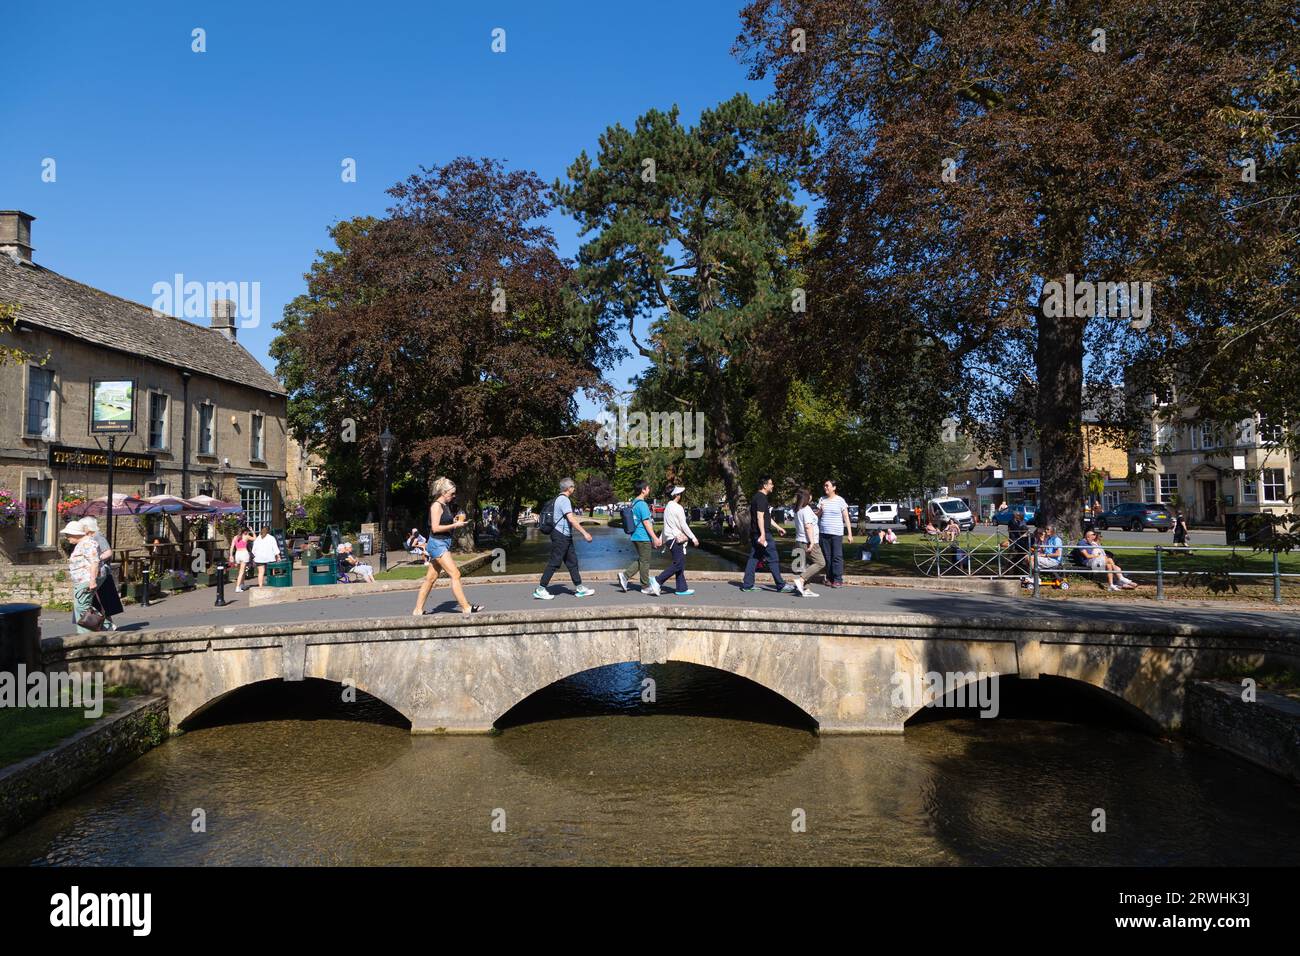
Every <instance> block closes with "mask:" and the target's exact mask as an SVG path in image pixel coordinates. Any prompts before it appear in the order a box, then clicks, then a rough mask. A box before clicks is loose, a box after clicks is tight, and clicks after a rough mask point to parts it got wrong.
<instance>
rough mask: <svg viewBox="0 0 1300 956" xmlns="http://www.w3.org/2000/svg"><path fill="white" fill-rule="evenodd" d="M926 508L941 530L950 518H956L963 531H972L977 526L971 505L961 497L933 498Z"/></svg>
mask: <svg viewBox="0 0 1300 956" xmlns="http://www.w3.org/2000/svg"><path fill="white" fill-rule="evenodd" d="M925 510H926V513H927V514H928V515H929V516H930V520H931V521H933V522H934V526H935V527H936V528H938V529H939V530H941V531H942V530H943V526H944V525H946V524H947V523H948V519H949V518H956V519H957V526H958V527H960V528H961V530H962V531H970V530H971V529H972V528H974V527H975V516H974V515H973V514H971V513H970V506H969V505H968V504H966V502H964V501H962V500H961V499H960V498H931V499H930V500H929V501H928V502H926V506H925Z"/></svg>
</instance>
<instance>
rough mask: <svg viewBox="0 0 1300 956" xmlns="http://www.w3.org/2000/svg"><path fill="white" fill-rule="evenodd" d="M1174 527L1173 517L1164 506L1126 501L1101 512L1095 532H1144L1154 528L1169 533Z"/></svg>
mask: <svg viewBox="0 0 1300 956" xmlns="http://www.w3.org/2000/svg"><path fill="white" fill-rule="evenodd" d="M1173 526H1174V516H1173V515H1172V514H1170V513H1169V509H1168V508H1166V507H1165V506H1164V505H1148V504H1142V503H1140V502H1136V501H1126V502H1124V503H1123V504H1118V505H1116V506H1115V507H1114V508H1111V509H1110V510H1109V511H1103V512H1102V513H1101V515H1100V516H1099V517H1098V518H1097V530H1098V531H1105V530H1107V529H1109V528H1119V529H1120V530H1122V531H1145V530H1146V529H1147V528H1154V529H1155V530H1157V531H1169V530H1172V529H1173Z"/></svg>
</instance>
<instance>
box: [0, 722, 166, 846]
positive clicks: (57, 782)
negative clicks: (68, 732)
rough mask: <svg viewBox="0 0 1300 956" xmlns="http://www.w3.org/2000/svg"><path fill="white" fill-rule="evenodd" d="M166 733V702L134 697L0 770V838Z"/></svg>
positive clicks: (99, 777)
mask: <svg viewBox="0 0 1300 956" xmlns="http://www.w3.org/2000/svg"><path fill="white" fill-rule="evenodd" d="M166 737H167V701H166V700H165V699H163V698H161V697H137V698H134V699H130V700H126V701H124V702H123V704H122V707H121V709H120V710H119V711H117V713H114V714H110V715H107V716H105V717H104V718H103V719H102V720H99V721H97V722H96V723H94V724H93V725H92V726H90V727H87V728H86V729H85V730H82V731H80V732H79V733H77V734H75V735H74V736H72V737H70V738H68V739H67V740H65V741H63V742H62V743H61V744H59V745H58V746H57V747H55V748H53V749H52V750H47V751H45V752H44V753H40V754H36V755H35V756H33V757H28V758H27V759H26V760H21V761H19V762H18V763H16V764H12V765H11V766H8V767H5V768H4V769H3V770H0V839H4V838H5V837H7V836H9V835H10V834H11V833H14V832H15V831H17V830H18V829H20V828H22V827H24V826H26V825H27V824H29V823H31V822H32V821H33V820H35V819H36V818H37V817H39V816H40V815H41V814H43V813H45V812H46V811H48V810H50V809H51V808H52V807H55V806H57V805H58V804H60V803H62V802H63V801H64V800H67V799H68V798H69V797H71V796H72V795H74V794H76V793H78V792H79V791H81V790H84V789H85V788H86V787H88V786H90V785H91V784H92V783H95V782H96V781H97V780H102V779H103V778H104V777H107V776H108V775H109V774H111V773H113V772H114V771H116V770H118V769H120V768H121V767H123V766H125V765H126V764H128V763H130V762H131V761H132V760H134V759H135V758H136V757H138V756H140V755H141V754H143V753H145V752H146V751H148V750H151V749H153V748H154V747H156V746H158V744H160V743H162V742H163V740H164V739H166Z"/></svg>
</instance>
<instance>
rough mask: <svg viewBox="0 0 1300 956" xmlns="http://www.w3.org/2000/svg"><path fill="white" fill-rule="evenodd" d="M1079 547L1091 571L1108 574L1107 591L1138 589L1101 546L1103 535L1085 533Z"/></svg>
mask: <svg viewBox="0 0 1300 956" xmlns="http://www.w3.org/2000/svg"><path fill="white" fill-rule="evenodd" d="M1078 547H1079V552H1080V554H1081V555H1082V556H1083V560H1084V563H1085V564H1087V566H1088V569H1089V570H1090V571H1097V572H1102V571H1104V572H1106V584H1105V588H1106V590H1108V591H1128V590H1132V589H1133V588H1135V587H1137V584H1136V583H1135V582H1133V581H1130V580H1129V579H1128V578H1126V577H1125V576H1124V569H1123V568H1121V567H1120V566H1119V565H1118V564H1116V563H1115V560H1114V558H1112V557H1111V556H1110V555H1108V554H1107V553H1106V549H1105V548H1103V547H1102V546H1101V535H1100V534H1098V533H1097V532H1096V531H1094V530H1091V529H1090V530H1088V531H1087V532H1085V533H1084V535H1083V540H1082V541H1080V542H1079V546H1078ZM1117 581H1118V583H1116V582H1117Z"/></svg>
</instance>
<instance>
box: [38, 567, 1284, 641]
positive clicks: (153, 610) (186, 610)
mask: <svg viewBox="0 0 1300 956" xmlns="http://www.w3.org/2000/svg"><path fill="white" fill-rule="evenodd" d="M592 577H593V578H595V579H594V580H589V581H588V586H589V587H592V588H593V589H594V590H595V592H596V593H595V594H594V595H592V596H591V597H587V598H581V599H580V598H577V597H574V595H573V591H572V587H571V586H570V585H569V583H568V582H567V581H565V582H564V583H563V585H560V583H559V580H558V579H557V580H556V581H555V582H552V591H553V592H554V593H556V597H555V600H553V601H539V600H536V599H535V598H533V596H532V592H533V587H534V585H533V584H519V583H509V584H508V583H504V582H496V583H494V582H492V580H491V579H490V578H485V579H474V578H465V579H463V580H464V582H465V591H466V596H467V597H468V598H469V599H470V601H472V602H474V603H476V604H483V605H485V606H486V609H487V610H488V611H522V612H531V611H541V610H548V611H555V610H558V609H562V608H565V607H592V606H595V607H638V606H640V605H641V604H644V603H648V602H652V601H654V602H658V603H661V604H680V605H688V606H696V607H723V608H726V607H734V608H743V607H762V608H782V609H798V608H808V609H810V610H814V609H815V610H820V611H850V612H855V611H856V612H861V613H869V614H891V613H893V614H899V613H910V614H928V615H932V616H935V617H940V618H951V619H953V620H962V619H970V618H975V617H1002V618H1011V619H1020V620H1026V621H1028V620H1033V619H1035V618H1037V619H1049V618H1056V617H1069V618H1077V617H1081V616H1086V617H1087V618H1089V619H1092V620H1098V621H1119V622H1152V623H1156V622H1159V623H1168V622H1169V621H1170V620H1174V621H1178V622H1180V623H1186V624H1204V625H1217V626H1223V625H1225V624H1226V625H1231V626H1232V627H1234V628H1237V627H1239V628H1241V629H1242V630H1243V631H1249V632H1256V633H1258V632H1259V631H1261V630H1264V631H1268V630H1275V629H1277V628H1280V627H1288V628H1295V627H1297V626H1298V625H1300V614H1297V613H1296V612H1295V610H1294V609H1292V610H1289V611H1280V612H1272V611H1260V610H1234V609H1228V608H1222V607H1210V608H1205V607H1188V606H1186V605H1176V604H1173V603H1164V604H1159V603H1157V602H1155V601H1154V600H1142V599H1138V600H1128V601H1124V602H1120V601H1100V600H1096V601H1087V600H1085V599H1079V600H1075V601H1061V600H1039V601H1034V600H1033V599H1032V598H1030V597H1029V596H1028V595H1017V596H1015V597H1000V596H993V595H987V594H979V593H962V592H940V591H927V590H923V589H918V588H900V587H872V586H850V587H845V588H839V589H831V588H825V587H822V588H819V589H818V593H819V594H820V595H821V596H820V597H818V598H815V599H814V598H800V597H798V596H797V595H793V594H781V593H778V592H777V591H775V590H773V589H771V581H770V579H769V580H768V581H767V583H766V585H763V583H762V579H760V587H761V588H763V589H762V590H759V591H755V592H751V593H748V594H746V593H744V592H742V591H741V590H740V588H739V575H737V576H736V581H735V582H731V581H695V582H692V586H693V587H694V588H695V594H694V595H692V596H691V597H683V598H679V597H676V596H674V595H671V594H667V593H665V594H664V595H663V596H662V597H659V598H653V597H649V596H645V595H642V594H640V593H638V592H636V591H631V592H629V593H627V594H624V593H623V592H621V591H620V590H619V588H618V585H617V584H614V583H612V582H609V581H606V580H603V579H602V578H603V577H604V576H603V575H599V576H598V574H597V575H593V576H592ZM214 596H215V592H214V591H213V590H211V589H208V588H204V589H201V590H197V591H192V592H189V593H186V594H181V595H173V596H171V597H168V598H166V599H165V600H164V601H163V602H161V603H159V604H157V605H154V606H151V607H147V608H146V607H136V606H130V607H128V608H127V609H126V612H125V613H124V614H122V615H120V616H119V617H118V618H117V624H118V627H119V628H120V629H121V630H124V631H125V630H140V629H144V628H150V629H158V628H173V627H190V626H194V625H205V626H211V625H216V624H290V623H296V622H300V621H301V622H310V621H339V620H357V621H369V620H374V619H377V618H394V617H404V616H409V615H410V613H411V608H412V606H413V605H414V603H415V591H414V590H404V591H390V592H386V593H372V594H366V595H357V596H355V597H353V596H345V597H335V598H327V599H317V600H307V601H295V602H291V603H284V604H266V605H259V606H257V607H250V606H249V602H248V592H245V593H243V594H235V593H234V589H233V588H227V589H226V596H227V598H228V599H230V600H232V601H233V602H234V603H232V604H230V605H229V606H227V607H224V608H217V607H213V600H214ZM428 607H429V609H430V610H431V611H434V612H436V613H441V614H447V615H450V614H452V613H455V612H456V604H455V602H454V600H453V599H452V597H451V592H450V590H448V588H447V586H446V583H445V582H441V583H440V584H439V586H438V587H437V588H436V589H435V590H434V591H433V593H432V595H430V599H429V603H428ZM75 631H76V628H75V627H74V626H73V624H72V620H71V615H70V614H67V613H63V612H58V611H46V612H43V613H42V615H41V633H42V636H43V637H61V636H64V635H67V634H72V633H75Z"/></svg>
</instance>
